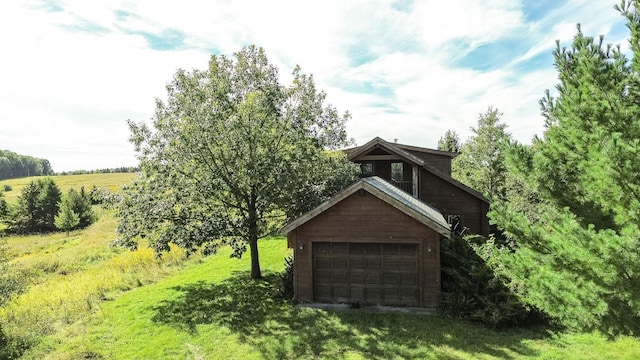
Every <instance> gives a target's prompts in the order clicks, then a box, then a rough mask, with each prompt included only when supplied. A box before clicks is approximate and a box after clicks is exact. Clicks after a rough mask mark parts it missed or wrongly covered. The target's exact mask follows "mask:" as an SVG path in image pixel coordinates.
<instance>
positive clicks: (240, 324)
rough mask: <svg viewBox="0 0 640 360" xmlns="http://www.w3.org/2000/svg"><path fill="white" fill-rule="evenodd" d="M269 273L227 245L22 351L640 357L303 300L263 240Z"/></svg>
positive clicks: (623, 350) (578, 342) (607, 344)
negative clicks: (283, 281)
mask: <svg viewBox="0 0 640 360" xmlns="http://www.w3.org/2000/svg"><path fill="white" fill-rule="evenodd" d="M260 251H261V256H262V266H263V269H266V271H265V274H266V276H265V279H264V280H261V281H252V280H251V279H249V272H248V268H249V258H248V257H245V258H243V259H242V260H237V259H230V258H229V257H228V255H229V253H228V252H221V253H220V254H218V255H216V256H213V257H210V258H207V259H205V260H204V261H203V262H201V263H193V264H191V265H189V266H188V267H187V268H186V269H184V270H182V271H180V273H178V274H176V275H172V276H169V277H168V278H166V279H164V280H162V281H160V282H157V283H154V284H151V285H147V286H143V287H139V288H136V289H133V290H131V291H128V292H127V293H125V294H124V295H123V296H121V297H119V298H117V299H116V300H113V301H107V302H104V303H102V304H101V306H100V311H99V312H96V313H94V314H93V315H92V316H91V317H90V318H84V319H82V320H80V321H78V322H76V323H74V324H73V325H71V326H68V327H66V328H65V329H63V330H62V331H60V332H58V333H56V334H54V335H51V336H49V337H46V338H45V339H44V341H43V342H42V343H41V344H40V345H39V346H37V347H35V348H34V349H32V350H31V351H30V352H29V353H27V354H25V357H24V358H27V359H39V358H43V357H49V358H52V359H76V358H108V359H172V358H173V359H184V358H187V359H285V358H304V359H306V358H323V359H324V358H327V359H407V358H414V359H519V358H531V359H602V358H615V359H637V358H640V341H639V340H638V339H637V338H632V337H621V338H618V339H616V340H613V341H610V340H607V339H606V338H604V337H603V336H600V335H598V334H556V335H552V334H549V333H547V332H545V331H543V330H540V329H537V330H536V329H534V330H531V329H512V330H508V331H493V330H490V329H486V328H484V327H483V326H480V325H478V324H473V323H468V322H465V321H458V320H451V319H446V318H442V317H439V316H428V315H420V316H416V315H407V314H372V313H366V312H364V310H362V309H360V310H348V311H342V312H331V311H325V310H319V309H308V308H297V307H295V306H294V305H292V304H290V303H288V302H287V301H284V300H282V299H281V298H279V297H278V296H277V291H276V288H277V285H278V281H279V280H278V276H277V275H276V273H277V272H279V271H281V270H282V267H283V264H284V262H283V259H284V257H285V256H287V254H289V250H288V249H286V241H285V240H284V239H282V238H276V239H270V240H263V241H261V247H260Z"/></svg>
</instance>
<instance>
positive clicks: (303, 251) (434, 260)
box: [289, 191, 440, 306]
mask: <svg viewBox="0 0 640 360" xmlns="http://www.w3.org/2000/svg"><path fill="white" fill-rule="evenodd" d="M292 233H295V234H293V235H292ZM289 241H290V243H291V245H293V248H294V254H295V276H294V287H295V289H294V291H295V295H296V299H297V300H299V301H305V302H311V301H329V300H328V299H330V298H332V299H334V301H356V300H358V299H359V300H360V301H362V302H365V303H377V302H381V303H385V304H405V305H420V306H437V305H438V303H437V301H438V299H439V293H440V256H439V238H438V235H437V233H436V232H435V231H434V230H433V229H430V228H429V227H427V226H425V225H423V224H421V223H419V222H418V221H416V220H414V219H413V218H411V217H409V216H408V215H406V214H404V213H403V212H401V211H400V210H398V209H396V208H394V207H392V206H391V205H389V204H387V203H386V202H384V201H382V200H380V199H378V198H377V197H375V196H373V195H371V194H369V193H367V192H366V191H358V192H356V193H354V194H352V195H351V196H349V197H347V198H346V199H344V200H343V201H341V202H339V203H338V204H336V205H334V206H333V207H331V208H330V209H328V210H326V211H325V212H323V213H321V214H319V215H318V216H316V217H315V218H313V219H311V220H309V221H308V222H307V223H305V224H302V225H301V226H299V227H298V228H297V229H295V230H294V231H292V232H291V233H289ZM327 243H329V244H338V243H343V244H349V245H345V246H346V247H345V249H351V248H350V247H351V246H354V245H351V244H364V245H362V246H363V247H364V248H365V254H366V252H367V250H366V249H369V250H370V251H371V252H375V251H374V250H373V249H375V248H376V247H379V249H380V251H381V252H383V253H384V251H385V250H384V249H385V245H384V243H390V244H408V245H406V246H409V247H412V248H413V249H415V251H416V253H415V260H414V262H415V267H416V268H417V272H416V274H415V279H416V282H417V284H418V289H417V301H416V300H410V299H411V298H412V296H413V295H411V291H412V290H411V285H408V284H407V283H408V282H410V281H409V280H410V277H411V276H410V275H408V274H407V273H406V272H405V273H403V272H402V271H400V269H395V270H394V269H392V267H393V266H394V261H395V260H397V259H395V260H394V257H393V256H391V257H390V258H389V262H388V267H389V270H390V272H389V274H390V275H388V277H387V282H385V281H384V280H382V282H381V283H378V284H377V285H375V279H376V278H375V277H376V276H384V272H383V273H381V272H380V271H379V270H375V271H372V272H371V274H372V275H371V276H372V277H371V278H370V279H369V281H370V282H371V284H372V286H371V287H370V288H369V290H366V289H367V287H366V285H367V284H368V283H369V282H367V281H366V280H365V281H364V282H359V281H358V276H360V275H361V273H362V271H361V270H362V269H360V268H358V266H359V265H357V264H355V265H354V266H353V267H351V266H348V267H347V268H346V269H345V271H346V270H349V272H347V273H345V272H341V271H342V270H341V268H340V266H342V265H344V261H348V260H349V259H350V258H351V257H350V256H346V255H344V256H343V255H339V256H337V258H338V260H335V261H336V264H334V263H333V262H331V265H330V267H329V270H327V266H328V265H327V264H328V263H327V261H328V258H331V256H329V257H327V256H324V257H323V255H321V254H316V253H314V251H316V247H317V248H318V249H322V247H324V249H325V250H324V251H326V249H327V246H328V248H329V249H330V250H329V251H330V253H333V252H334V245H326V244H327ZM301 244H302V246H301ZM322 244H324V245H322ZM371 244H374V245H371ZM375 244H382V245H375ZM340 246H341V245H335V249H336V250H335V251H336V252H339V251H340V249H342V248H341V247H340ZM355 246H356V247H355V248H354V249H357V245H355ZM428 247H431V249H432V251H431V252H427V249H428ZM386 249H387V252H393V251H394V250H393V246H391V247H387V248H386ZM318 251H320V250H318ZM354 251H355V250H354ZM314 254H315V256H314ZM370 255H371V256H369V257H366V256H365V257H358V256H357V255H354V259H356V261H361V260H364V261H367V259H369V260H370V261H372V264H373V263H375V261H376V259H374V258H377V259H383V258H384V256H383V255H374V254H370ZM318 256H319V257H318ZM406 256H408V258H409V257H411V256H410V255H406ZM314 258H315V261H316V264H315V266H316V269H317V267H318V266H319V264H318V263H317V262H318V261H321V262H324V263H323V265H322V266H324V269H325V270H324V272H321V273H316V277H318V276H320V278H319V279H318V278H316V280H319V281H320V284H319V285H318V284H316V288H315V289H314V285H313V284H314ZM408 258H407V259H408ZM407 259H405V260H407ZM332 261H333V260H332ZM341 262H342V263H341ZM383 264H384V262H383ZM405 265H406V266H407V269H405V270H408V266H409V265H408V262H407V263H406V264H405ZM345 266H346V265H345ZM372 266H374V265H372ZM394 271H395V274H396V275H393V274H394ZM352 273H353V274H352ZM345 274H347V275H345ZM376 274H378V275H376ZM381 274H382V275H381ZM403 274H404V275H403ZM343 275H344V276H351V275H353V276H354V281H353V284H354V285H353V286H352V285H344V286H327V284H329V283H328V282H329V281H330V282H331V283H335V282H336V281H337V280H339V279H337V280H336V279H333V277H334V276H337V277H339V276H343ZM394 276H395V277H394ZM329 279H331V280H329ZM394 279H395V280H394ZM403 279H404V280H403ZM394 281H395V282H396V285H397V286H396V285H394ZM403 281H404V282H403ZM398 282H399V283H398ZM349 283H351V282H349ZM342 284H344V283H342ZM403 284H404V285H403ZM318 286H320V288H318ZM358 288H362V289H364V290H362V292H361V293H358V291H360V290H358ZM376 289H377V290H376ZM314 290H315V292H318V291H320V292H322V293H320V294H315V292H314ZM376 291H379V293H376ZM336 292H337V293H336ZM403 294H404V295H403ZM414 295H416V294H415V293H414ZM414 299H415V297H414Z"/></svg>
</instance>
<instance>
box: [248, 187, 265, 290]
mask: <svg viewBox="0 0 640 360" xmlns="http://www.w3.org/2000/svg"><path fill="white" fill-rule="evenodd" d="M249 250H250V252H251V278H252V279H260V278H261V277H262V271H261V270H260V258H259V256H258V211H257V209H256V198H255V196H252V197H251V202H250V203H249Z"/></svg>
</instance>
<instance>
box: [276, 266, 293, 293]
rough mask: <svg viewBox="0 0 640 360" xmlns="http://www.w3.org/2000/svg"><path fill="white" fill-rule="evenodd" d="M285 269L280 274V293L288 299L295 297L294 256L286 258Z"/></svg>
mask: <svg viewBox="0 0 640 360" xmlns="http://www.w3.org/2000/svg"><path fill="white" fill-rule="evenodd" d="M284 264H285V265H284V270H283V271H282V273H281V274H280V289H279V292H280V295H281V296H282V297H283V298H285V299H287V300H292V299H293V256H288V257H286V258H285V259H284Z"/></svg>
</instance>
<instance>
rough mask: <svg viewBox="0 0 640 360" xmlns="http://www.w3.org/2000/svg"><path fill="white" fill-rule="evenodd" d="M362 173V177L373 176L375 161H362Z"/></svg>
mask: <svg viewBox="0 0 640 360" xmlns="http://www.w3.org/2000/svg"><path fill="white" fill-rule="evenodd" d="M360 173H361V174H362V177H367V176H373V175H374V168H373V163H370V162H366V163H361V164H360Z"/></svg>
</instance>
